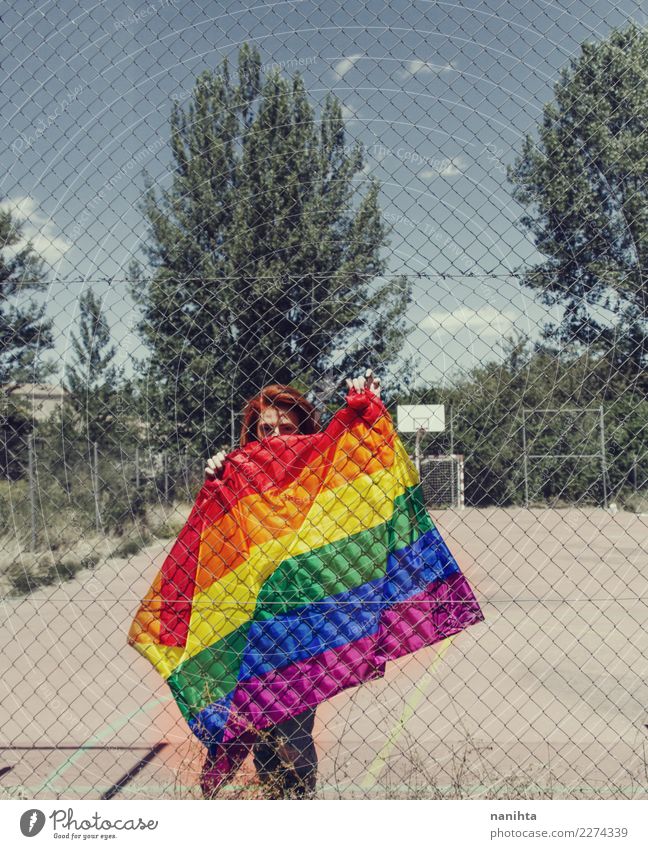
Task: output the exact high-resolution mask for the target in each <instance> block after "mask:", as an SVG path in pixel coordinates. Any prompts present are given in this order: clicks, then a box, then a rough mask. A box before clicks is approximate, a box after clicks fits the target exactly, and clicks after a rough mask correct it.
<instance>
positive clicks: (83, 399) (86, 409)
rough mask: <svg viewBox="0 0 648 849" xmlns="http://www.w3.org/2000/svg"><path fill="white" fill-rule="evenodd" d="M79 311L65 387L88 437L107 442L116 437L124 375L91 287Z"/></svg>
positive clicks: (80, 299)
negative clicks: (77, 332)
mask: <svg viewBox="0 0 648 849" xmlns="http://www.w3.org/2000/svg"><path fill="white" fill-rule="evenodd" d="M79 310H80V315H79V335H78V336H77V335H76V334H72V349H73V352H74V356H73V359H72V362H71V363H69V364H68V365H67V366H66V369H65V372H66V379H65V381H64V388H65V389H66V391H67V393H68V403H69V405H70V406H71V407H72V408H73V409H74V411H75V412H76V413H77V415H78V416H79V419H80V421H81V423H82V429H83V433H84V435H85V436H86V438H87V439H88V440H89V441H91V442H94V441H97V442H100V443H102V444H104V445H105V443H106V441H112V440H114V438H115V436H116V434H115V433H114V432H113V430H112V428H113V425H114V421H115V418H116V416H115V404H116V399H117V395H118V381H119V379H120V378H121V376H122V375H121V371H120V370H119V369H117V367H116V366H115V365H114V364H113V359H114V357H115V354H116V348H115V346H114V345H112V344H111V338H110V328H109V326H108V322H107V321H106V317H105V315H104V312H103V310H102V306H101V301H100V300H99V298H97V296H96V295H95V294H94V292H93V291H92V290H91V289H88V290H87V291H85V292H84V293H83V294H82V295H81V296H80V298H79Z"/></svg>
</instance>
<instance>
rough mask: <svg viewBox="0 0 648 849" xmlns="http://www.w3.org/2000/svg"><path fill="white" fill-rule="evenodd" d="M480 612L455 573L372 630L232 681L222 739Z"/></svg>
mask: <svg viewBox="0 0 648 849" xmlns="http://www.w3.org/2000/svg"><path fill="white" fill-rule="evenodd" d="M483 619H484V615H483V613H482V612H481V609H480V607H479V604H478V603H477V600H476V598H475V596H474V595H473V592H472V590H471V588H470V585H469V584H468V582H467V581H466V579H465V578H464V576H463V575H462V574H461V573H457V574H455V575H452V576H450V577H448V578H445V579H444V580H442V581H434V582H433V583H432V584H430V585H429V587H427V589H426V590H424V591H423V592H422V593H418V594H417V595H415V596H412V597H411V598H409V599H407V600H406V601H402V602H398V603H397V604H395V605H394V606H393V607H392V608H390V609H389V610H386V611H385V612H384V613H383V615H382V616H381V619H380V627H379V629H378V631H376V632H375V633H374V634H370V635H368V636H366V637H362V638H360V639H359V640H356V641H355V642H353V643H347V644H346V645H344V646H339V647H337V648H335V649H330V650H328V651H325V652H322V653H321V654H319V655H316V656H315V657H312V658H308V659H306V660H300V661H298V662H296V663H291V664H289V665H288V666H284V667H283V668H282V669H273V670H272V671H270V672H268V673H266V674H265V675H262V676H259V677H258V678H251V679H249V680H248V681H243V682H241V683H239V684H238V686H237V687H236V690H235V692H234V698H233V699H232V704H231V708H230V715H229V719H228V722H227V726H226V728H225V733H224V736H223V742H226V741H227V740H231V739H233V738H235V737H238V736H239V735H240V734H242V733H243V732H245V731H246V730H249V729H250V727H255V728H267V727H268V726H270V725H274V724H275V723H277V722H283V721H284V720H285V719H288V718H289V717H291V716H296V715H297V714H299V713H302V711H305V710H307V709H308V708H311V707H315V705H318V704H319V703H320V702H323V701H324V700H325V699H330V698H331V697H332V696H335V695H336V694H337V693H339V692H341V691H342V690H345V689H347V688H348V687H355V686H357V685H358V684H362V683H364V682H365V681H371V680H372V679H375V678H381V677H382V676H383V675H384V674H385V664H386V662H387V661H388V660H392V659H394V658H397V657H402V656H403V655H406V654H410V653H411V652H413V651H417V650H418V649H420V648H423V647H424V646H430V645H433V644H434V643H436V642H439V640H443V639H445V638H446V637H450V636H452V635H453V634H456V633H458V632H459V631H462V630H463V629H464V628H467V627H468V626H469V625H473V624H475V623H476V622H481V621H482V620H483Z"/></svg>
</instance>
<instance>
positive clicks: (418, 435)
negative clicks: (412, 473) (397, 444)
mask: <svg viewBox="0 0 648 849" xmlns="http://www.w3.org/2000/svg"><path fill="white" fill-rule="evenodd" d="M425 432H426V431H425V428H424V427H423V426H421V427H420V428H419V429H418V430H417V431H416V441H415V443H414V462H415V463H416V471H417V472H418V476H419V480H420V479H421V439H422V438H423V434H424V433H425Z"/></svg>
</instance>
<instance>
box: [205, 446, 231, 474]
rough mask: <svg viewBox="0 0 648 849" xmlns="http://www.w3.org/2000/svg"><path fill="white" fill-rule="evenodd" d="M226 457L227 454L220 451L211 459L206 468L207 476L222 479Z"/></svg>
mask: <svg viewBox="0 0 648 849" xmlns="http://www.w3.org/2000/svg"><path fill="white" fill-rule="evenodd" d="M226 457H227V454H226V453H225V452H224V451H219V452H218V453H217V454H214V456H213V457H210V458H209V460H207V465H206V466H205V474H206V475H208V476H209V477H213V478H216V477H220V476H221V475H222V473H223V466H224V465H225V458H226Z"/></svg>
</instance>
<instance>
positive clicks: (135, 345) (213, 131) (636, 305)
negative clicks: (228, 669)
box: [0, 0, 648, 799]
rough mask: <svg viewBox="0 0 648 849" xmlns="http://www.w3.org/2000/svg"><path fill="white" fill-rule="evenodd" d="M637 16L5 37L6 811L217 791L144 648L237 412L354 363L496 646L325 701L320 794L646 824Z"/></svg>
mask: <svg viewBox="0 0 648 849" xmlns="http://www.w3.org/2000/svg"><path fill="white" fill-rule="evenodd" d="M645 18H646V14H645V10H643V9H642V8H641V6H640V5H639V4H635V3H633V2H621V0H618V2H614V3H607V2H605V3H602V4H598V5H596V6H592V5H591V4H587V3H584V2H583V3H580V2H576V3H573V4H571V5H570V6H569V8H559V7H557V6H555V5H551V4H547V3H544V2H542V0H530V2H528V3H526V4H524V6H523V7H518V6H516V5H515V4H512V3H508V2H502V3H500V2H497V3H495V2H483V3H482V2H480V3H463V2H462V3H458V4H457V3H444V2H437V3H415V4H412V3H409V2H405V1H404V0H403V2H400V0H390V2H387V3H383V2H363V3H354V2H352V3H344V4H342V3H338V2H337V0H335V1H334V2H333V1H332V2H330V3H324V4H322V3H319V4H318V3H311V2H306V1H304V2H299V1H297V0H296V2H285V3H284V2H280V3H273V4H265V5H264V4H261V5H255V6H252V7H247V6H245V5H241V4H234V3H228V2H226V3H224V4H219V5H218V6H215V5H213V4H209V3H206V2H204V0H188V2H183V3H178V2H174V0H168V2H167V0H160V2H152V3H149V4H148V5H145V6H141V7H140V6H137V7H136V8H130V7H129V6H127V5H126V4H123V3H121V2H118V0H115V2H109V3H105V4H102V5H85V6H83V7H80V6H79V5H78V4H74V3H72V2H71V0H70V2H68V0H59V2H57V3H56V4H55V5H48V4H45V5H41V6H40V7H34V8H32V9H30V10H29V11H28V12H27V11H21V10H19V9H17V8H15V9H13V10H11V9H9V10H7V11H6V13H4V14H3V26H4V31H5V60H4V63H3V70H4V72H5V82H4V85H3V98H4V99H5V101H6V102H5V110H4V115H5V129H4V132H5V162H6V168H5V171H4V175H3V176H4V179H3V187H2V196H1V199H0V210H2V212H1V214H0V235H1V237H2V242H1V243H0V384H1V385H2V393H1V400H2V410H1V418H0V423H1V431H0V439H1V450H0V467H1V479H0V490H1V492H2V498H1V499H0V535H1V537H2V543H3V544H2V546H1V547H0V586H1V593H2V600H3V611H4V617H5V627H4V628H3V637H2V652H1V654H2V680H3V684H4V686H3V688H2V694H1V695H0V705H1V711H2V739H1V740H0V752H1V755H2V757H1V759H0V794H1V795H2V796H3V797H4V798H39V797H40V798H51V797H54V798H63V799H66V798H67V799H77V798H95V799H98V798H103V799H109V798H201V790H200V771H201V768H202V763H203V759H204V754H205V751H204V747H203V745H202V744H201V743H200V742H199V741H198V740H197V739H196V738H195V737H194V736H193V735H192V734H191V732H190V730H189V728H188V727H187V724H186V722H185V720H184V718H183V717H182V715H181V713H180V710H179V709H178V707H177V705H176V703H175V701H174V699H173V697H172V695H171V693H170V691H169V688H168V687H167V685H166V684H165V682H164V681H162V680H161V679H160V678H159V676H158V675H157V673H156V672H155V671H154V670H153V669H151V667H150V665H149V664H148V663H147V662H146V660H145V659H144V658H143V657H141V656H139V655H137V654H136V653H135V652H134V651H133V649H132V648H131V647H129V646H128V645H127V644H126V635H127V633H128V630H129V627H130V624H131V621H132V619H133V616H134V615H135V612H136V610H137V608H138V605H139V604H140V601H141V599H142V598H144V596H145V593H146V592H147V590H148V589H149V587H150V586H151V582H152V581H153V578H154V576H155V574H156V572H157V571H158V570H159V569H160V567H161V566H162V564H163V563H164V562H165V558H167V557H168V556H169V552H170V551H171V548H172V546H173V544H174V541H175V540H176V538H177V537H178V535H179V534H180V533H181V531H182V529H183V528H184V527H185V524H186V522H187V520H188V518H189V516H190V514H191V510H192V505H193V504H194V501H195V499H196V496H197V495H198V493H199V492H200V490H201V487H202V486H203V483H204V480H205V463H206V461H207V459H208V458H209V457H210V456H212V455H214V454H216V452H217V451H220V450H223V451H225V452H230V451H232V450H233V449H234V448H236V446H237V445H238V442H239V435H240V431H241V426H242V410H243V408H244V405H245V402H246V401H247V400H248V399H250V398H252V397H254V396H255V395H256V394H257V393H258V392H259V391H260V390H261V388H262V387H264V386H266V385H267V384H271V383H280V384H289V385H291V386H293V387H295V389H297V390H298V391H299V392H301V393H304V394H305V396H306V397H307V398H308V400H309V401H310V402H312V403H313V404H315V406H316V407H317V409H318V410H319V411H320V413H321V417H322V422H323V425H324V426H326V424H327V423H328V422H330V421H331V419H332V417H333V416H334V415H335V412H336V410H338V409H339V408H340V407H341V406H343V405H344V402H345V394H346V386H345V382H344V379H345V378H347V377H355V376H357V375H359V374H363V373H364V370H365V368H367V367H368V366H369V367H371V368H373V370H374V372H375V373H376V374H377V375H378V376H379V377H380V378H381V382H382V395H383V400H384V402H385V405H386V407H387V409H388V411H389V412H390V414H391V416H392V418H393V421H394V422H396V421H397V420H398V410H399V408H403V407H404V406H405V405H434V406H435V408H436V409H437V410H438V409H439V408H442V410H443V414H444V424H443V427H442V428H440V429H436V430H431V429H429V428H428V429H423V430H420V431H419V432H414V431H407V432H402V433H401V434H400V438H401V439H402V442H403V444H404V446H405V448H406V450H407V452H408V454H409V455H410V457H411V458H412V460H413V461H415V465H416V467H417V468H418V471H419V473H420V480H421V484H422V492H423V495H424V498H425V502H426V508H427V510H428V511H429V515H430V517H431V519H432V521H433V523H434V525H435V526H436V527H437V528H438V530H439V532H440V533H441V535H442V537H443V539H444V540H445V541H446V542H447V545H448V547H449V549H450V551H451V552H452V554H453V555H454V557H455V558H456V560H457V563H458V564H459V566H460V568H461V571H462V572H463V573H464V575H465V576H466V579H467V580H468V582H469V584H470V586H471V587H472V588H473V589H474V592H475V595H476V597H477V599H478V601H479V605H480V606H481V608H482V611H483V614H484V621H483V622H480V623H478V624H476V625H474V626H472V627H470V628H468V629H467V630H465V631H463V632H461V633H458V634H456V635H454V636H452V637H449V638H447V639H445V640H442V641H441V642H438V643H436V644H435V645H433V646H429V647H427V648H423V649H421V650H420V651H418V652H415V653H414V654H410V655H407V656H405V657H403V658H401V659H399V660H397V661H394V662H393V663H392V664H391V665H390V666H389V667H388V671H387V674H386V675H385V677H384V678H380V679H378V680H375V681H372V682H369V683H366V684H363V685H362V686H360V687H356V688H354V689H347V690H344V691H342V692H340V693H338V694H337V695H335V696H334V697H333V698H331V699H328V700H326V701H324V702H322V703H321V704H319V705H318V708H317V712H316V715H315V724H314V729H313V737H314V741H315V746H316V749H317V757H318V761H319V766H318V774H317V790H316V793H317V795H318V796H319V797H321V798H520V799H522V798H646V796H647V795H648V793H647V787H648V740H647V734H648V714H647V713H646V706H647V704H648V684H647V683H646V682H647V681H648V643H647V638H646V634H647V628H646V623H647V621H648V616H647V613H648V588H647V584H646V580H647V579H646V575H647V572H648V544H647V539H648V536H647V534H646V530H647V518H646V517H648V486H647V480H648V445H647V441H646V424H645V423H646V419H647V417H648V399H647V396H646V388H647V387H648V377H647V374H646V351H647V347H646V320H647V315H646V283H645V279H646V278H645V275H646V274H647V273H648V261H647V260H646V255H647V254H646V252H647V251H648V228H647V222H648V217H647V216H646V208H647V204H648V195H647V192H646V185H647V183H646V179H647V177H648V141H647V133H648V129H647V127H648V122H647V119H648V73H647V71H646V68H648V31H647V30H646V28H645V24H646V20H645ZM223 795H225V796H234V797H252V798H260V797H261V796H262V795H263V792H262V788H261V787H260V785H259V783H258V777H257V775H256V772H255V769H254V763H253V762H252V760H251V759H248V760H246V761H245V762H244V763H243V765H242V767H241V769H240V770H239V772H238V773H237V774H236V776H235V777H234V779H233V780H232V781H231V782H230V783H229V784H228V785H227V786H226V787H225V788H224V790H223Z"/></svg>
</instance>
